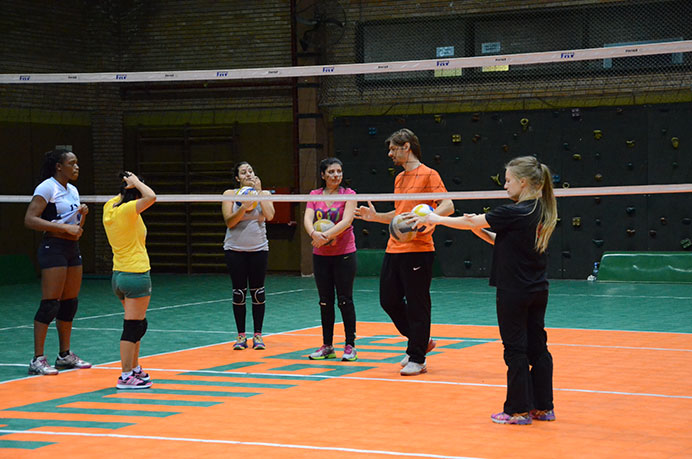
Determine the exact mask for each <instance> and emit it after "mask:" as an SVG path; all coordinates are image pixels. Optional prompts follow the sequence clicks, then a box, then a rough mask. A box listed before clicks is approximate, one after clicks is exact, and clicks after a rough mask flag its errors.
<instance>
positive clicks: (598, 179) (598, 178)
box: [593, 174, 603, 182]
mask: <svg viewBox="0 0 692 459" xmlns="http://www.w3.org/2000/svg"><path fill="white" fill-rule="evenodd" d="M593 179H594V180H596V181H597V182H600V181H601V180H603V174H596V175H594V176H593Z"/></svg>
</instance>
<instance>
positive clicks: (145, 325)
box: [137, 317, 149, 341]
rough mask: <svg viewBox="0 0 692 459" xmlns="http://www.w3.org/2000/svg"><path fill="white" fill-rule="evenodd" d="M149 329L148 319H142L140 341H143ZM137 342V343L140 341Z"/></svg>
mask: <svg viewBox="0 0 692 459" xmlns="http://www.w3.org/2000/svg"><path fill="white" fill-rule="evenodd" d="M147 328H149V322H148V321H147V318H146V317H145V318H144V319H142V323H141V325H140V330H139V340H141V339H142V338H143V337H144V334H145V333H146V332H147ZM139 340H137V341H139Z"/></svg>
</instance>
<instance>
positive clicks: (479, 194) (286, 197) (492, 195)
mask: <svg viewBox="0 0 692 459" xmlns="http://www.w3.org/2000/svg"><path fill="white" fill-rule="evenodd" d="M690 192H692V183H682V184H675V185H634V186H606V187H584V188H556V189H555V196H556V197H558V198H569V197H578V196H612V195H633V194H637V195H647V194H668V193H690ZM112 197H113V196H112V195H107V196H103V195H92V196H80V200H81V202H106V201H108V200H109V199H111V198H112ZM506 198H507V192H506V191H504V190H497V191H456V192H451V193H401V194H394V193H378V194H353V195H342V196H339V199H338V200H339V201H361V202H365V201H373V202H378V201H429V200H441V199H452V200H455V201H457V200H458V201H464V200H474V199H506ZM156 200H157V201H158V202H221V201H238V202H242V201H272V202H311V201H312V202H322V201H324V196H321V195H308V194H274V195H271V196H247V195H230V196H222V195H220V194H164V195H158V196H157V198H156ZM30 201H31V196H16V195H14V196H13V195H5V196H0V202H4V203H28V202H30Z"/></svg>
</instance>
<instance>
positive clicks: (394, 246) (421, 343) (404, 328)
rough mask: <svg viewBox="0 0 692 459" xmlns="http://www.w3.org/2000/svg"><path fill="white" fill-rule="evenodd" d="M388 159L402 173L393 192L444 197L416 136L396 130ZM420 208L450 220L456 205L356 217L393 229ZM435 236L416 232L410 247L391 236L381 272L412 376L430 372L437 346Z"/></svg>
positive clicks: (444, 202)
mask: <svg viewBox="0 0 692 459" xmlns="http://www.w3.org/2000/svg"><path fill="white" fill-rule="evenodd" d="M385 143H386V144H387V147H388V148H389V153H388V154H389V157H390V158H392V161H393V162H394V165H395V166H401V167H403V168H404V171H403V172H401V173H399V175H397V176H396V180H395V181H394V193H446V192H447V189H446V188H445V186H444V183H442V179H441V178H440V174H438V173H437V171H435V170H433V169H431V168H429V167H427V166H426V165H424V164H423V163H421V157H422V152H421V147H420V141H419V140H418V137H416V135H415V134H414V133H413V132H411V131H410V130H409V129H401V130H399V131H396V132H395V133H393V134H392V135H390V136H389V138H387V140H386V141H385ZM418 204H428V205H430V206H431V207H433V208H434V209H435V211H434V212H435V213H436V214H438V215H442V216H447V215H450V214H451V213H452V212H453V211H454V206H453V204H452V201H451V200H450V199H441V200H430V201H420V202H418V201H395V202H394V209H395V210H392V211H389V212H385V213H380V212H377V211H376V210H375V206H373V204H372V203H371V202H368V206H367V207H366V206H360V207H358V208H357V209H356V211H355V217H356V218H360V219H362V220H366V221H373V222H379V223H384V224H389V222H390V221H391V220H392V218H394V216H395V215H398V214H407V213H409V212H410V211H411V209H413V207H415V206H416V205H418ZM432 233H433V231H432V230H431V231H427V232H422V233H417V234H416V236H415V237H414V238H413V239H412V240H410V241H407V242H401V241H398V240H396V239H394V238H393V237H392V236H390V237H389V242H388V243H387V250H386V251H385V255H384V260H383V262H382V271H381V273H380V304H381V305H382V309H384V310H385V312H386V313H387V314H389V317H391V319H392V321H393V322H394V325H395V326H396V328H397V330H399V333H401V334H402V335H403V336H405V337H406V338H408V348H407V349H406V357H404V359H403V360H402V361H401V366H402V367H403V368H402V369H401V374H402V375H403V376H413V375H418V374H421V373H425V372H426V371H427V369H426V364H425V354H427V353H428V352H429V351H430V350H432V348H433V347H435V342H434V341H433V340H431V339H430V313H431V301H430V283H431V281H432V270H433V261H434V260H435V245H434V244H433V238H432Z"/></svg>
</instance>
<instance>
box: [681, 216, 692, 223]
mask: <svg viewBox="0 0 692 459" xmlns="http://www.w3.org/2000/svg"><path fill="white" fill-rule="evenodd" d="M690 223H692V219H690V218H689V217H685V218H683V219H682V224H683V225H689V224H690Z"/></svg>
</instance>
